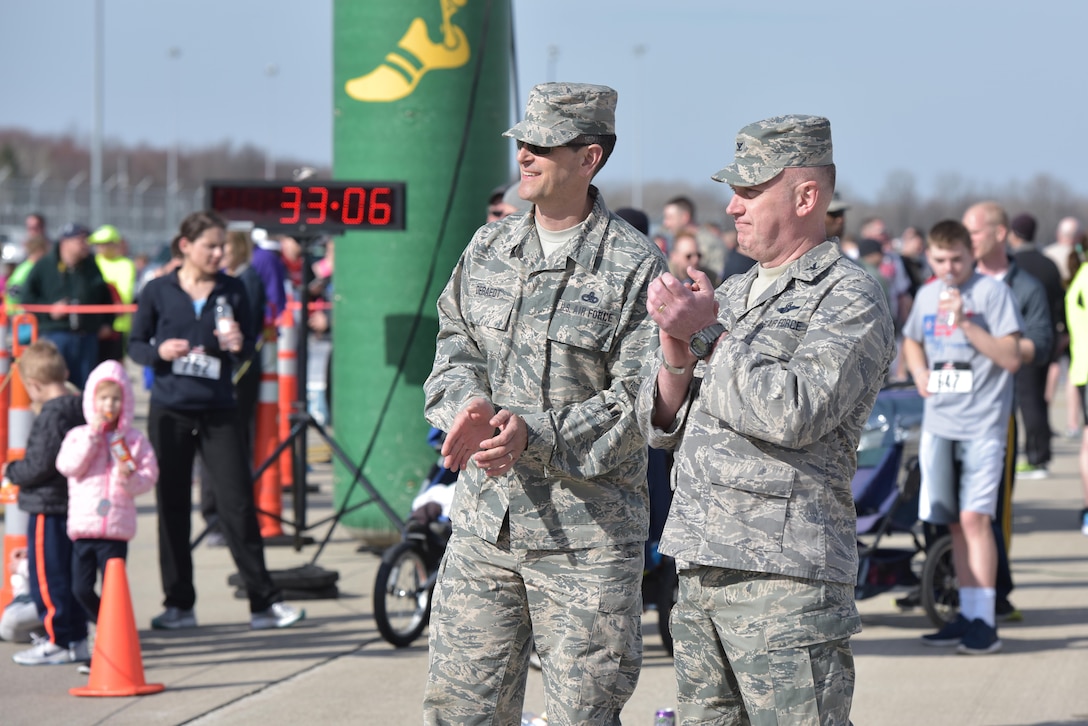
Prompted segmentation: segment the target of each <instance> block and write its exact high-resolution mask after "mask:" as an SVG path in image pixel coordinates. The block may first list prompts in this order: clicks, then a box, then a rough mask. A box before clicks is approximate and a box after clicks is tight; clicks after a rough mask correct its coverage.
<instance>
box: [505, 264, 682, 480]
mask: <svg viewBox="0 0 1088 726" xmlns="http://www.w3.org/2000/svg"><path fill="white" fill-rule="evenodd" d="M663 270H664V258H663V257H661V256H659V255H654V256H647V257H646V258H645V259H644V260H643V261H642V263H641V264H640V265H639V269H638V273H637V274H636V275H635V276H634V277H633V278H632V284H631V286H630V287H629V289H628V291H627V301H626V303H625V304H624V307H623V318H622V322H621V327H620V332H619V334H618V336H617V345H616V350H615V355H613V356H612V358H611V362H610V363H609V371H608V373H609V379H610V380H611V384H610V385H609V386H608V388H606V389H604V390H602V391H600V392H598V393H597V394H596V395H594V396H591V397H589V398H587V399H585V400H583V401H580V402H578V403H574V404H571V405H568V406H563V407H560V408H554V409H550V410H546V411H542V412H539V413H532V414H527V415H525V416H524V417H523V418H524V419H525V423H526V425H527V427H528V428H529V433H530V439H529V448H528V449H527V450H526V454H525V455H526V456H527V458H529V459H530V460H536V461H539V462H540V463H541V464H543V465H544V466H545V467H546V468H552V469H555V470H557V471H558V472H561V473H563V474H565V475H567V476H570V477H573V478H578V479H583V480H584V479H590V478H593V477H596V476H600V475H602V474H604V473H607V472H609V471H611V470H613V469H615V468H616V467H617V466H619V465H620V464H622V463H623V462H625V461H627V460H629V459H630V458H631V456H633V455H634V454H635V452H636V451H637V450H639V449H641V448H642V447H644V446H645V445H646V442H645V439H644V438H643V437H642V434H641V433H640V432H639V428H638V421H637V419H636V416H635V400H636V398H637V395H638V389H639V384H640V383H641V382H642V380H643V377H644V376H645V375H646V371H647V370H648V369H649V367H650V365H651V363H652V362H653V360H654V358H655V356H656V354H657V346H658V341H657V326H656V324H655V323H654V321H653V319H652V318H651V317H650V316H649V315H648V314H647V312H646V293H647V290H648V288H649V284H650V281H651V280H653V279H654V278H656V277H657V276H658V275H660V274H661V273H662V272H663Z"/></svg>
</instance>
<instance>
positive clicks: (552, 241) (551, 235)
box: [536, 222, 582, 259]
mask: <svg viewBox="0 0 1088 726" xmlns="http://www.w3.org/2000/svg"><path fill="white" fill-rule="evenodd" d="M581 228H582V222H579V223H578V224H576V225H574V226H573V227H567V228H566V229H561V230H559V231H558V232H553V231H551V230H549V229H544V228H543V227H541V226H540V225H539V224H538V225H537V226H536V233H537V236H539V237H540V246H541V248H542V249H543V250H544V257H545V258H547V259H551V257H552V255H553V254H554V253H555V252H556V251H557V250H558V249H559V248H560V247H562V246H563V245H565V244H566V243H567V242H570V241H571V240H572V239H574V236H575V235H576V234H578V230H580V229H581Z"/></svg>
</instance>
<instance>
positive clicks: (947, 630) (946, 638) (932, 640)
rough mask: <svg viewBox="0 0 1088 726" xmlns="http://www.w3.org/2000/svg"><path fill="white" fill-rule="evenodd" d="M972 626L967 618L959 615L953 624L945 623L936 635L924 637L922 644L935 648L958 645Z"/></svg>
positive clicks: (931, 634)
mask: <svg viewBox="0 0 1088 726" xmlns="http://www.w3.org/2000/svg"><path fill="white" fill-rule="evenodd" d="M979 622H981V621H979ZM970 626H971V624H970V623H969V622H967V618H965V617H963V616H962V615H958V614H957V615H956V619H955V620H953V621H952V622H951V623H945V626H944V627H943V628H941V629H940V630H938V631H937V632H936V633H930V634H929V635H923V636H922V643H924V644H925V645H934V646H948V645H958V644H959V642H960V641H961V640H963V638H964V636H966V635H967V631H968V630H969V628H970Z"/></svg>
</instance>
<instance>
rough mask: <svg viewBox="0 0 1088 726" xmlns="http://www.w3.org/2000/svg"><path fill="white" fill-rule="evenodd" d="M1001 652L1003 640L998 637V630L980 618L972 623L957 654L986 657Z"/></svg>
mask: <svg viewBox="0 0 1088 726" xmlns="http://www.w3.org/2000/svg"><path fill="white" fill-rule="evenodd" d="M999 650H1001V639H1000V638H998V637H997V628H991V627H990V626H989V625H987V624H986V623H985V622H983V621H982V619H980V618H975V619H974V620H972V621H971V625H970V626H969V627H968V628H967V634H966V635H964V636H963V640H961V641H960V646H959V647H958V648H957V649H956V652H958V653H963V654H965V655H986V654H987V653H996V652H997V651H999Z"/></svg>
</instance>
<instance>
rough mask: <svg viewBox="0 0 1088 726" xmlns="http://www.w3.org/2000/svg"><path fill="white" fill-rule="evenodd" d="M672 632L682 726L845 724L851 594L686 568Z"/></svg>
mask: <svg viewBox="0 0 1088 726" xmlns="http://www.w3.org/2000/svg"><path fill="white" fill-rule="evenodd" d="M670 624H671V626H672V636H673V639H674V644H675V650H676V654H675V664H676V683H677V696H678V700H679V709H678V716H679V717H680V723H681V724H754V725H755V726H772V725H774V726H785V725H786V724H789V725H790V726H796V725H799V724H810V725H817V724H818V725H820V726H833V725H834V726H846V725H847V724H849V723H850V704H851V701H852V699H853V695H854V656H853V654H852V653H851V650H850V636H851V635H853V634H855V633H857V632H859V631H860V630H861V618H860V616H859V615H858V612H857V608H856V607H855V605H854V589H853V587H851V586H850V585H845V584H841V583H832V582H821V581H818V580H805V579H800V578H794V577H786V576H783V575H774V574H768V573H760V572H743V571H740V570H729V569H722V568H718V567H695V568H693V569H685V570H681V571H680V594H679V598H678V601H677V603H676V607H675V608H674V609H673V611H672V618H671V620H670Z"/></svg>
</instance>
